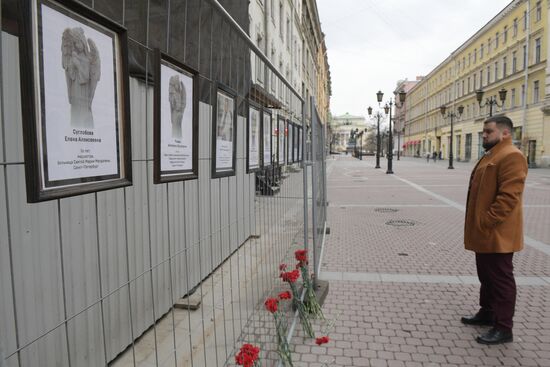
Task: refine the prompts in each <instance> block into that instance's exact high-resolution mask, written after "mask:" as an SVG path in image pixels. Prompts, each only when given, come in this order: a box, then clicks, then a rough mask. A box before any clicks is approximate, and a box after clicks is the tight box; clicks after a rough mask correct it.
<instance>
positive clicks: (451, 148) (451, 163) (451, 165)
mask: <svg viewBox="0 0 550 367" xmlns="http://www.w3.org/2000/svg"><path fill="white" fill-rule="evenodd" d="M450 116H451V143H450V144H449V147H450V152H449V167H447V168H448V169H454V167H453V140H454V137H453V133H454V131H453V117H454V113H453V112H451V114H450Z"/></svg>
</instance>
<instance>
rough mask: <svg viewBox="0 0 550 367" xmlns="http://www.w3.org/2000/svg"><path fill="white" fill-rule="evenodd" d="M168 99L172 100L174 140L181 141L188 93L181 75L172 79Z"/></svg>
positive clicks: (171, 114) (171, 111) (171, 113)
mask: <svg viewBox="0 0 550 367" xmlns="http://www.w3.org/2000/svg"><path fill="white" fill-rule="evenodd" d="M168 98H169V99H170V117H171V120H172V138H174V139H181V136H182V134H181V121H182V119H183V111H185V102H186V98H187V93H186V92H185V85H183V82H182V81H181V80H180V77H179V75H173V76H171V77H170V82H169V86H168Z"/></svg>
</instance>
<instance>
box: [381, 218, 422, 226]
mask: <svg viewBox="0 0 550 367" xmlns="http://www.w3.org/2000/svg"><path fill="white" fill-rule="evenodd" d="M386 224H387V225H388V226H394V227H412V226H414V225H415V224H416V222H415V221H414V220H405V219H392V220H389V221H387V222H386Z"/></svg>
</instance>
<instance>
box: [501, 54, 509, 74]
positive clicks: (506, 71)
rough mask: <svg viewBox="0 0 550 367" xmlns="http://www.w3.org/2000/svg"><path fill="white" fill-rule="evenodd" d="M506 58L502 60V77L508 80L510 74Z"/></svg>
mask: <svg viewBox="0 0 550 367" xmlns="http://www.w3.org/2000/svg"><path fill="white" fill-rule="evenodd" d="M507 61H508V60H507V59H506V56H504V57H503V58H502V77H503V78H506V74H507V73H508V63H507Z"/></svg>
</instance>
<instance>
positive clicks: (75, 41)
mask: <svg viewBox="0 0 550 367" xmlns="http://www.w3.org/2000/svg"><path fill="white" fill-rule="evenodd" d="M61 52H62V56H63V57H62V65H63V69H64V70H65V79H66V81H67V94H68V97H69V103H70V105H71V126H72V127H77V128H87V129H91V128H93V127H94V117H93V115H92V101H93V99H94V94H95V89H96V87H97V82H98V81H99V79H100V77H101V60H100V56H99V51H98V50H97V46H96V44H95V42H94V41H93V40H92V39H91V38H88V39H87V40H86V36H85V35H84V30H83V29H82V28H80V27H76V28H66V29H65V30H64V31H63V36H62V38H61Z"/></svg>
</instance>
